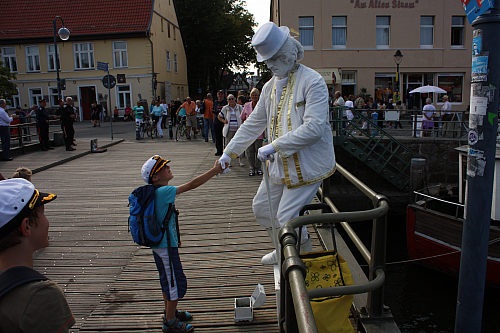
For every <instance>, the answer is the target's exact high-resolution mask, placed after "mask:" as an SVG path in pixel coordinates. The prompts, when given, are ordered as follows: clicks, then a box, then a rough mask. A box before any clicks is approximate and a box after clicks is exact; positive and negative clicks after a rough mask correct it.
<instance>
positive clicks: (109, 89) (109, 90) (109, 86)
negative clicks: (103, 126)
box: [107, 63, 113, 140]
mask: <svg viewBox="0 0 500 333" xmlns="http://www.w3.org/2000/svg"><path fill="white" fill-rule="evenodd" d="M107 65H108V96H109V104H108V106H109V111H108V112H109V114H110V115H111V110H112V108H111V79H110V76H109V63H108V64H107ZM109 123H110V124H111V140H113V117H111V116H110V117H109Z"/></svg>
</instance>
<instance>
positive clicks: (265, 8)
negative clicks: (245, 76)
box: [245, 0, 271, 73]
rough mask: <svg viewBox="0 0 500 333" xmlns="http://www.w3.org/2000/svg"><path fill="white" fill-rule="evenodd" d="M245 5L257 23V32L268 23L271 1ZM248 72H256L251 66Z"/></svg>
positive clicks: (255, 0)
mask: <svg viewBox="0 0 500 333" xmlns="http://www.w3.org/2000/svg"><path fill="white" fill-rule="evenodd" d="M245 5H246V8H247V10H248V12H249V13H251V14H253V16H254V20H255V23H257V26H256V27H255V28H254V31H257V30H258V29H259V28H260V26H261V25H263V24H264V23H266V22H269V16H270V8H271V0H246V4H245ZM248 70H249V71H250V72H254V73H255V72H256V70H255V67H254V66H253V65H252V66H250V68H248Z"/></svg>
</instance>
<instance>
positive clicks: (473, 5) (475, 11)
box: [461, 0, 495, 24]
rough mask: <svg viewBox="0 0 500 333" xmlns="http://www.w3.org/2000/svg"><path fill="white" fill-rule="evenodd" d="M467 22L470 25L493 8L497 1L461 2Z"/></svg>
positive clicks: (465, 0)
mask: <svg viewBox="0 0 500 333" xmlns="http://www.w3.org/2000/svg"><path fill="white" fill-rule="evenodd" d="M461 1H462V6H463V7H464V10H465V14H466V15H467V20H468V21H469V23H470V24H472V22H474V20H475V19H476V18H477V17H478V16H479V15H482V14H484V12H486V11H487V10H489V9H490V8H492V7H493V5H494V1H495V0H461Z"/></svg>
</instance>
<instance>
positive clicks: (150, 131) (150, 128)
mask: <svg viewBox="0 0 500 333" xmlns="http://www.w3.org/2000/svg"><path fill="white" fill-rule="evenodd" d="M144 125H145V126H144V127H145V129H144V132H146V135H147V136H148V137H150V138H151V139H154V138H155V137H157V136H158V130H157V129H156V126H155V123H154V122H153V120H152V119H151V118H150V117H147V118H146V119H145V120H144Z"/></svg>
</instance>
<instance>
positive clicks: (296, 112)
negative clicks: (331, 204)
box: [219, 22, 335, 265]
mask: <svg viewBox="0 0 500 333" xmlns="http://www.w3.org/2000/svg"><path fill="white" fill-rule="evenodd" d="M252 46H253V47H254V48H255V50H256V51H257V60H258V61H259V62H262V61H265V62H266V64H267V67H268V68H269V69H270V70H271V71H272V72H273V73H274V76H273V77H272V78H271V80H269V82H267V83H266V84H265V85H264V88H263V89H262V94H261V96H260V99H259V102H258V103H257V105H256V106H255V108H254V110H253V112H252V114H251V115H250V117H249V118H248V119H247V120H246V121H245V122H244V124H243V125H242V126H241V127H240V128H239V129H238V131H237V132H236V135H235V136H234V137H233V139H232V140H231V142H230V143H229V144H228V145H227V147H226V149H225V150H224V154H223V155H222V156H221V158H220V159H219V162H220V163H221V164H222V166H223V168H224V166H225V163H230V162H231V158H236V157H238V156H239V155H241V154H242V153H243V152H244V151H245V149H246V148H247V147H248V146H249V145H250V144H251V143H252V142H253V141H254V140H255V139H256V138H257V137H258V136H259V135H260V134H261V133H262V132H263V131H264V130H265V129H267V133H268V141H269V144H268V145H266V146H263V147H261V148H260V149H259V151H258V154H257V157H258V158H259V159H260V160H262V161H264V163H266V162H265V160H269V159H270V156H271V155H274V161H273V162H271V161H269V164H268V170H269V178H270V181H271V182H270V189H269V190H270V192H271V201H272V203H271V205H272V210H273V212H274V214H275V219H274V220H275V221H276V222H275V223H278V222H279V225H276V227H277V228H281V227H282V226H283V225H284V224H285V223H286V222H288V221H289V220H291V219H292V218H294V217H297V216H299V211H300V209H301V208H302V207H303V206H304V205H306V204H309V203H310V202H311V200H312V199H313V197H314V195H315V194H316V192H317V191H318V189H319V186H320V185H321V181H322V180H323V179H325V178H327V177H329V176H330V175H332V174H333V173H334V172H335V153H334V150H333V138H332V132H331V127H330V123H329V121H328V114H329V110H328V88H327V86H326V83H325V81H324V80H323V78H322V77H321V75H320V74H318V73H317V72H316V71H314V70H312V69H310V68H308V67H306V66H304V65H300V64H298V63H297V62H298V61H300V60H302V58H303V57H304V50H303V48H302V45H300V43H299V42H298V41H297V40H295V39H294V38H293V37H291V36H290V35H289V29H288V28H287V27H284V26H283V27H278V26H276V25H275V24H274V23H272V22H268V23H266V24H264V25H263V26H262V27H261V28H260V29H259V30H258V31H257V33H256V34H255V35H254V37H253V39H252ZM252 207H253V211H254V214H255V218H256V219H257V222H258V223H259V224H260V225H262V226H263V227H265V228H266V230H267V232H268V233H269V236H270V237H271V238H272V225H271V218H270V212H269V204H268V197H267V191H266V186H265V183H264V181H262V182H261V184H260V187H259V189H258V191H257V194H256V195H255V197H254V199H253V205H252ZM302 228H303V230H302V239H301V240H300V241H301V244H302V245H301V252H303V253H305V252H311V250H312V246H311V240H310V237H309V235H308V234H307V230H306V227H305V226H304V227H302ZM277 259H278V258H277V255H276V251H273V252H271V253H268V254H266V255H265V256H264V257H262V263H263V264H265V265H266V264H267V265H274V264H276V263H277V261H278V260H277Z"/></svg>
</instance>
